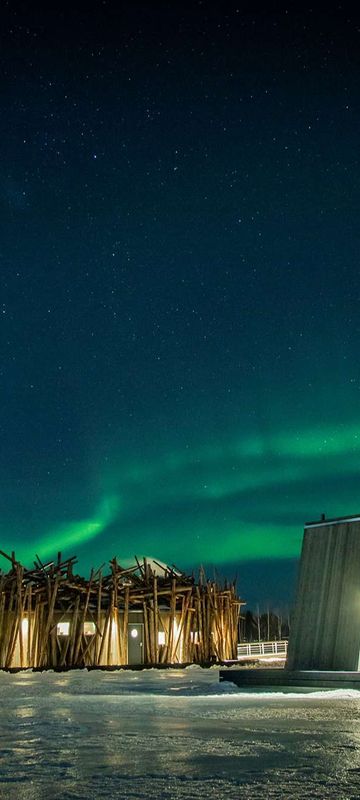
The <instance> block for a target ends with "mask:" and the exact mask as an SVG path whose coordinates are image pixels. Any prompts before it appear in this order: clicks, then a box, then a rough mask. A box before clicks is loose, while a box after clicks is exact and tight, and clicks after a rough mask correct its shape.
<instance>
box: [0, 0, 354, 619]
mask: <svg viewBox="0 0 360 800" xmlns="http://www.w3.org/2000/svg"><path fill="white" fill-rule="evenodd" d="M31 5H32V4H30V3H23V4H22V3H16V2H15V3H9V4H7V3H4V4H3V9H2V12H1V14H2V20H1V29H2V42H1V54H2V56H1V82H0V103H1V114H0V126H1V133H0V141H1V146H0V153H1V166H0V203H1V214H0V230H1V235H0V259H1V261H0V276H1V298H0V300H1V312H2V314H1V405H0V408H1V449H0V453H1V455H0V470H1V493H0V498H1V499H0V505H1V517H0V518H1V542H0V547H1V548H2V549H4V550H6V551H10V550H13V549H14V550H15V551H16V555H17V557H18V558H20V559H21V560H23V561H25V563H27V564H29V565H30V564H31V563H32V560H33V556H34V554H35V553H38V554H39V555H40V557H41V558H43V559H44V560H49V559H51V557H52V556H54V555H56V552H57V551H58V550H62V551H63V553H64V554H65V556H71V555H74V554H77V555H78V556H79V567H78V568H79V571H80V572H87V571H88V569H89V568H90V566H92V565H93V566H95V567H97V566H99V565H100V564H101V563H102V562H104V561H105V562H107V561H108V559H109V558H111V557H113V556H114V555H117V556H118V558H119V560H120V562H121V563H123V564H127V563H128V560H129V559H130V560H131V562H132V561H133V556H134V554H136V555H138V556H143V555H148V556H155V557H158V558H159V559H161V560H163V561H166V562H168V563H175V564H177V565H178V566H179V567H181V568H183V569H184V570H186V571H187V570H190V571H191V570H192V569H193V568H195V567H197V566H198V565H199V564H200V563H203V564H205V565H207V567H208V569H209V571H210V573H211V576H212V569H213V567H216V569H217V570H218V572H219V573H220V574H223V575H228V576H229V577H234V576H235V574H237V575H238V589H239V592H240V593H241V594H242V595H243V596H244V597H245V599H247V600H248V601H249V602H250V604H251V603H256V602H257V601H259V602H260V603H265V602H267V601H270V602H271V603H272V604H273V605H276V604H286V603H291V597H292V593H293V589H294V581H295V574H296V563H297V559H298V556H299V553H300V548H301V540H302V533H303V523H304V522H305V521H306V520H311V519H318V518H319V516H320V514H321V513H322V512H325V513H326V515H327V516H338V515H343V514H351V513H358V512H359V510H360V481H359V466H360V425H359V422H360V408H359V399H360V395H359V388H360V383H359V381H360V370H359V354H360V313H359V297H360V272H359V239H360V225H359V186H360V183H359V178H360V169H359V152H360V150H359V147H360V116H359V110H360V104H359V94H360V82H359V77H360V72H359V65H360V14H359V15H358V16H357V17H355V16H354V13H350V12H348V10H346V8H345V7H344V6H340V5H339V6H338V7H336V8H333V9H330V10H327V11H326V12H324V14H319V13H317V12H315V11H312V10H311V8H308V7H304V8H303V10H302V11H300V12H299V13H295V11H292V10H291V9H290V10H289V11H288V12H287V11H286V10H285V8H284V9H281V7H280V6H279V10H278V11H277V12H271V11H269V12H265V11H262V12H257V11H253V10H252V7H253V4H250V3H238V4H232V3H225V4H216V7H214V6H213V5H211V4H210V3H206V2H199V3H196V2H194V3H191V4H188V5H186V4H185V5H180V4H178V5H177V4H176V3H170V2H169V3H167V2H159V3H154V4H152V3H145V2H144V3H141V2H136V0H135V2H134V3H133V4H132V5H131V8H129V6H128V5H127V4H122V3H108V2H93V3H91V4H90V7H89V9H86V8H85V6H84V8H83V11H81V10H80V5H81V4H76V3H75V7H77V9H78V10H76V8H75V10H71V8H69V10H68V11H66V12H64V10H63V4H60V3H56V2H55V3H53V4H51V7H50V5H49V7H48V9H47V10H46V11H45V10H43V11H41V12H40V11H36V10H35V11H34V9H32V8H31ZM129 5H130V4H129ZM1 566H3V567H5V562H2V564H1Z"/></svg>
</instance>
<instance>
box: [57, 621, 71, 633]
mask: <svg viewBox="0 0 360 800" xmlns="http://www.w3.org/2000/svg"><path fill="white" fill-rule="evenodd" d="M56 631H57V635H58V636H69V631H70V622H58V624H57V626H56Z"/></svg>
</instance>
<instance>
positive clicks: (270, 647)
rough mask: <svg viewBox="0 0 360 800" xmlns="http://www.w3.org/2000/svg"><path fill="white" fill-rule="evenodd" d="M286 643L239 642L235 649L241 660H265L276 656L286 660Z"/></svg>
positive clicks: (284, 641)
mask: <svg viewBox="0 0 360 800" xmlns="http://www.w3.org/2000/svg"><path fill="white" fill-rule="evenodd" d="M287 646H288V643H287V641H286V640H283V641H280V642H277V641H274V642H241V644H238V647H237V657H238V660H239V661H240V660H241V659H242V658H253V657H256V658H264V657H265V658H266V657H268V658H269V657H271V656H278V657H279V658H286V654H287Z"/></svg>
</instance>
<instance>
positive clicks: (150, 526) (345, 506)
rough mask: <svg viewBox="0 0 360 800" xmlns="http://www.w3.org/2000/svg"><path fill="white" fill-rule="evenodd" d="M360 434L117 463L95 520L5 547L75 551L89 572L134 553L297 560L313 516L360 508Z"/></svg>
mask: <svg viewBox="0 0 360 800" xmlns="http://www.w3.org/2000/svg"><path fill="white" fill-rule="evenodd" d="M359 430H360V428H359V426H357V425H355V424H353V425H348V426H344V427H342V428H338V429H335V428H334V429H332V428H331V427H329V426H326V427H325V426H324V427H322V428H316V429H312V430H311V429H305V430H303V431H301V432H300V431H297V432H293V431H289V432H288V433H285V432H279V433H278V434H273V435H269V436H267V437H266V438H263V439H261V438H260V437H253V438H248V439H243V440H240V439H239V440H238V441H235V442H234V443H231V442H227V443H225V444H223V445H214V446H206V445H205V446H200V447H198V448H197V449H193V450H190V449H184V450H183V451H181V450H179V451H177V452H175V453H172V454H171V455H168V456H167V455H165V456H158V457H157V458H154V459H153V460H152V461H150V460H147V461H146V462H145V463H142V462H137V463H133V464H128V465H127V466H125V467H122V468H119V467H117V466H115V464H114V463H113V464H112V466H111V469H109V470H108V472H107V473H106V474H103V476H102V483H101V486H100V490H99V496H100V497H101V500H100V501H99V502H98V504H97V506H96V508H95V511H94V513H93V514H89V515H88V516H86V518H84V519H79V520H74V519H72V520H65V521H61V520H57V521H55V522H54V524H53V525H50V526H48V527H47V529H46V530H44V531H43V532H42V534H41V535H40V536H39V535H38V530H39V529H38V530H36V529H35V526H34V530H33V531H31V537H30V540H29V539H28V540H27V542H26V543H25V542H24V540H23V539H22V540H20V537H19V539H18V540H17V537H16V536H15V537H14V536H10V535H7V536H6V540H7V542H8V545H7V547H6V541H4V540H3V542H4V543H3V548H4V549H5V550H6V549H8V550H10V549H13V547H15V549H16V555H17V557H18V558H20V559H21V560H23V561H24V562H25V563H29V562H31V561H32V557H33V555H34V553H35V552H36V553H38V554H39V556H40V557H41V558H43V559H45V560H46V559H48V558H49V557H51V556H53V555H54V553H56V552H57V551H58V550H62V551H64V552H65V553H68V554H71V555H72V554H74V553H77V554H79V556H80V557H81V564H84V562H86V566H88V565H90V564H94V566H96V565H97V564H98V563H99V562H101V561H103V560H107V558H110V557H112V556H113V555H115V554H116V555H117V556H118V558H119V560H120V562H121V563H124V564H125V563H127V562H128V561H133V557H134V553H136V554H137V555H149V556H155V557H158V558H159V559H161V560H164V561H167V562H170V563H173V562H175V563H177V564H179V566H184V567H187V566H189V565H196V564H198V563H200V562H201V563H207V564H209V563H211V564H215V565H219V566H221V565H223V564H227V563H234V562H242V561H248V560H257V559H263V558H264V557H266V558H267V559H284V558H286V559H288V558H297V557H298V556H299V553H300V546H301V539H302V529H303V522H304V521H305V520H307V519H308V518H318V516H319V514H320V512H322V511H326V514H327V515H328V516H331V515H334V516H336V515H340V514H346V513H352V512H354V511H355V512H356V510H357V509H358V507H359V506H358V492H357V475H358V465H359V456H360V435H359V433H358V432H359ZM114 461H115V459H114ZM14 539H15V542H14ZM10 542H11V545H10Z"/></svg>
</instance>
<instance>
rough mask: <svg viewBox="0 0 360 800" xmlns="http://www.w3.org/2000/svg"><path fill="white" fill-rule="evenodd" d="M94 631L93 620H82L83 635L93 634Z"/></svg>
mask: <svg viewBox="0 0 360 800" xmlns="http://www.w3.org/2000/svg"><path fill="white" fill-rule="evenodd" d="M95 631H96V628H95V622H91V620H89V621H87V622H84V636H93V635H94V633H95Z"/></svg>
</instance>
